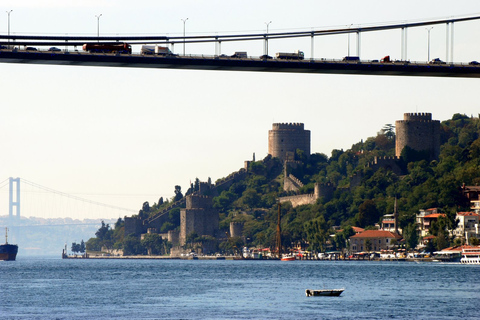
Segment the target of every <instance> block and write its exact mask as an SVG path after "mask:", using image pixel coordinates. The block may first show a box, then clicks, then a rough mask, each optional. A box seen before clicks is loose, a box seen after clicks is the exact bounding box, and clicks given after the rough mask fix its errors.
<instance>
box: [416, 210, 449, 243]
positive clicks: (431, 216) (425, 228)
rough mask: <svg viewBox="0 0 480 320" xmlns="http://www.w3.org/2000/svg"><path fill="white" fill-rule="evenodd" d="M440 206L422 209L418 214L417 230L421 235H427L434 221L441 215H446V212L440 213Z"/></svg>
mask: <svg viewBox="0 0 480 320" xmlns="http://www.w3.org/2000/svg"><path fill="white" fill-rule="evenodd" d="M439 211H440V210H439V209H438V208H430V209H427V210H424V209H421V210H420V212H419V213H418V214H417V216H416V222H417V232H418V235H419V236H420V237H426V236H427V235H428V234H429V229H430V227H431V226H432V222H433V221H437V219H438V218H439V217H442V216H443V217H444V216H445V214H444V213H440V212H439Z"/></svg>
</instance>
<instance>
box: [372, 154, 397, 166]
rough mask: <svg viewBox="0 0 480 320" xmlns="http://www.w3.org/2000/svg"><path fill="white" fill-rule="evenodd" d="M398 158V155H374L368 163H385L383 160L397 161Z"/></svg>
mask: <svg viewBox="0 0 480 320" xmlns="http://www.w3.org/2000/svg"><path fill="white" fill-rule="evenodd" d="M398 160H400V157H397V156H391V157H387V156H385V157H377V156H375V157H374V158H373V161H372V162H369V163H368V164H369V165H374V164H381V163H385V162H391V161H398Z"/></svg>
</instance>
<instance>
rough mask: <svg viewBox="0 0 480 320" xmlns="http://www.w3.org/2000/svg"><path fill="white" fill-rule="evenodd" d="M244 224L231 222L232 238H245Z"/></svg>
mask: <svg viewBox="0 0 480 320" xmlns="http://www.w3.org/2000/svg"><path fill="white" fill-rule="evenodd" d="M243 225H244V223H243V222H239V221H237V222H230V236H231V237H232V238H235V237H242V236H243Z"/></svg>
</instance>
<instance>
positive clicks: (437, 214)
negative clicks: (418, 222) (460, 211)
mask: <svg viewBox="0 0 480 320" xmlns="http://www.w3.org/2000/svg"><path fill="white" fill-rule="evenodd" d="M438 217H445V213H432V214H429V215H426V216H425V217H424V218H434V219H438Z"/></svg>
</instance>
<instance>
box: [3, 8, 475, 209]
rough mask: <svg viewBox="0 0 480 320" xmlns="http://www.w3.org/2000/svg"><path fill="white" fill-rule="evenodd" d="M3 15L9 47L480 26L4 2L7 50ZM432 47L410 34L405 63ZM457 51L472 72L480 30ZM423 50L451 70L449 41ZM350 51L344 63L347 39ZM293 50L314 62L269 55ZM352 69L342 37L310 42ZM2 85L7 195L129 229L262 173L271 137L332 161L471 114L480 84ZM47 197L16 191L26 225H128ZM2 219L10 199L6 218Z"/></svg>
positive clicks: (248, 47)
mask: <svg viewBox="0 0 480 320" xmlns="http://www.w3.org/2000/svg"><path fill="white" fill-rule="evenodd" d="M10 10H13V11H12V12H11V13H10V32H11V33H12V34H29V35H89V36H95V35H96V33H97V27H98V28H99V32H100V34H101V35H105V36H108V35H169V36H181V35H182V34H183V27H184V23H183V21H182V20H181V19H186V18H188V20H186V22H185V32H186V35H207V34H208V35H209V34H232V33H243V32H254V33H255V32H258V33H260V32H265V31H266V26H267V23H268V22H270V21H271V23H270V24H269V32H284V31H299V30H312V29H314V30H317V29H325V28H332V27H348V26H352V27H355V26H367V25H375V24H383V23H392V22H414V21H420V20H431V19H435V18H450V17H460V16H467V15H468V16H469V15H480V2H479V1H478V0H459V1H455V2H453V1H445V0H436V1H430V0H424V1H413V0H406V1H402V2H401V4H398V3H395V2H391V3H390V4H386V3H385V1H358V0H344V1H342V3H341V5H340V4H338V3H336V2H334V1H320V0H314V1H302V0H300V1H295V2H292V1H284V0H276V1H270V0H263V1H253V0H246V1H242V2H229V1H216V0H215V1H198V0H196V1H193V0H191V1H182V0H180V1H168V2H167V1H153V0H138V1H135V2H132V1H125V0H82V1H70V0H43V1H38V0H2V2H1V3H0V34H7V30H8V19H7V11H10ZM2 13H3V14H2ZM100 14H101V15H102V16H101V17H100V18H99V19H97V17H96V16H98V15H100ZM97 23H99V24H98V25H97ZM427 34H428V32H427V30H426V29H425V28H424V27H421V28H411V29H409V30H408V37H407V59H408V60H411V61H426V60H427V52H428V45H427V44H428V35H427ZM454 35H455V38H454V39H455V45H454V61H456V62H464V63H468V62H469V61H472V60H479V61H480V21H472V22H463V23H457V24H455V28H454ZM430 37H431V38H430V57H431V58H437V57H438V58H440V59H442V60H446V29H445V25H436V26H434V28H433V29H432V30H431V31H430ZM350 44H351V54H352V55H353V54H354V53H355V49H356V37H355V36H354V35H351V37H350ZM221 49H222V53H224V54H232V53H233V52H235V51H247V52H248V55H250V56H260V55H262V54H263V42H261V41H257V42H239V43H228V44H227V43H225V44H222V47H221ZM135 50H137V51H138V48H136V47H134V51H135ZM182 50H183V49H182V47H181V46H175V47H174V51H175V52H176V53H182ZM295 50H302V51H304V52H305V55H306V57H307V58H309V57H310V54H311V44H310V39H309V38H308V39H288V40H276V41H270V42H269V54H270V55H274V53H275V52H279V51H282V52H284V51H287V52H288V51H292V52H293V51H295ZM186 53H187V54H208V55H213V54H215V46H214V44H203V45H195V44H187V45H186ZM347 54H348V36H347V35H338V36H328V37H322V38H316V39H315V43H314V56H315V58H329V59H341V58H342V57H343V56H346V55H347ZM385 55H390V56H391V57H392V58H393V59H400V58H401V32H400V31H399V30H393V31H382V32H375V33H368V34H364V35H362V37H361V51H360V57H361V58H362V59H380V58H382V57H383V56H385ZM0 73H1V77H0V92H1V96H2V100H1V102H0V110H1V116H0V150H1V154H2V156H1V157H0V182H1V181H4V180H5V179H8V178H9V177H20V178H21V179H25V180H26V181H29V182H33V183H35V184H38V185H41V186H44V187H47V188H49V189H53V190H57V191H59V192H61V193H64V194H69V195H72V196H75V197H80V198H82V199H88V200H91V201H94V202H100V203H104V204H108V205H112V206H117V207H121V208H128V209H131V210H132V211H131V212H132V213H135V212H138V210H139V209H141V207H142V204H143V202H145V201H148V202H149V203H150V204H153V203H155V202H157V201H158V199H159V198H160V197H163V198H168V199H170V198H171V197H173V196H174V187H175V185H180V186H181V187H182V191H183V192H185V191H186V190H187V189H188V187H189V184H190V181H192V182H193V181H194V180H195V178H199V179H200V180H201V181H206V180H207V179H208V178H209V177H210V178H211V179H212V181H216V180H217V179H219V178H222V177H225V176H227V175H229V174H230V173H232V172H234V171H237V170H239V169H240V168H242V167H243V165H244V161H246V160H251V159H252V157H253V154H254V153H255V157H256V159H257V160H259V159H262V158H264V157H265V156H266V155H267V153H268V130H270V129H271V128H272V124H273V123H278V122H280V123H291V122H300V123H304V124H305V129H306V130H310V131H311V151H312V153H315V152H319V153H325V154H326V155H328V156H330V155H331V151H332V149H348V148H350V147H351V146H352V144H354V143H357V142H358V141H360V140H361V139H364V140H365V139H367V138H368V137H372V136H375V135H376V134H377V132H378V131H379V130H380V129H381V128H382V127H383V126H384V125H385V124H394V123H395V120H401V119H403V114H404V113H407V112H430V113H432V115H433V118H434V119H436V120H441V121H443V120H447V119H449V118H451V117H452V115H453V114H454V113H462V114H467V115H469V116H470V115H474V116H478V113H479V112H480V109H479V108H478V104H479V103H478V84H479V81H480V80H479V79H467V78H455V79H453V78H452V79H450V78H427V77H399V76H368V75H334V74H293V73H289V74H287V73H260V72H239V71H201V70H175V69H134V68H112V67H86V66H82V67H80V66H52V65H28V64H5V63H0ZM0 187H1V184H0ZM47 193H48V192H39V189H38V188H35V187H32V186H31V185H28V184H27V185H24V184H22V209H21V215H22V216H41V217H57V216H69V217H73V218H95V217H97V218H99V217H104V218H112V217H113V218H115V217H123V216H124V215H126V214H127V215H130V213H126V211H118V210H110V209H109V210H107V208H105V207H104V208H99V207H98V206H96V207H95V209H93V207H92V206H91V205H90V207H89V206H87V207H85V205H84V204H85V203H84V202H81V203H78V202H77V203H76V202H72V200H71V199H68V201H66V200H58V201H57V200H56V199H58V198H65V197H63V196H60V195H59V194H56V195H55V197H53V196H49V195H47ZM47 198H48V200H45V199H47ZM59 207H61V209H59ZM7 214H8V186H4V187H3V188H0V216H1V215H7Z"/></svg>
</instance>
